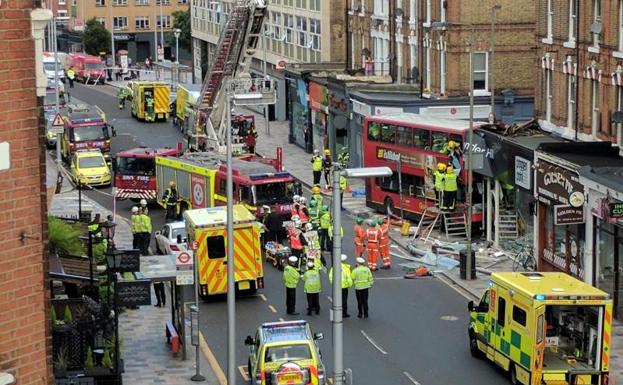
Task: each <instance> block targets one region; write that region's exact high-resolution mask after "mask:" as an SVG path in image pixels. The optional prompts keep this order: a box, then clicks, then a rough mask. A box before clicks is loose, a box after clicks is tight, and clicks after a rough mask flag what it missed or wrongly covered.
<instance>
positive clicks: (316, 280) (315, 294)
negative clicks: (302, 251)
mask: <svg viewBox="0 0 623 385" xmlns="http://www.w3.org/2000/svg"><path fill="white" fill-rule="evenodd" d="M302 279H303V282H304V285H303V290H304V291H305V295H306V296H307V315H312V311H313V312H316V314H319V313H320V300H319V298H320V292H321V291H322V285H321V281H320V272H319V271H318V270H317V269H315V268H314V262H313V261H309V262H307V271H306V272H305V273H304V274H303V277H302Z"/></svg>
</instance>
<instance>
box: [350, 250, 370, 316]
mask: <svg viewBox="0 0 623 385" xmlns="http://www.w3.org/2000/svg"><path fill="white" fill-rule="evenodd" d="M351 276H352V278H353V286H354V287H355V296H356V297H357V318H361V317H364V318H368V294H369V291H370V288H371V287H372V285H373V284H374V277H373V276H372V271H371V270H370V268H369V267H368V266H366V260H365V259H363V258H361V257H359V258H357V267H355V268H354V269H353V272H352V273H351Z"/></svg>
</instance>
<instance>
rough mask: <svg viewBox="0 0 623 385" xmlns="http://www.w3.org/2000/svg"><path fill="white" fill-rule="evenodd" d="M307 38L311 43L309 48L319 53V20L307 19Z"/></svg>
mask: <svg viewBox="0 0 623 385" xmlns="http://www.w3.org/2000/svg"><path fill="white" fill-rule="evenodd" d="M309 37H310V39H311V43H312V47H311V48H312V50H314V51H320V20H319V19H309ZM353 51H354V50H353Z"/></svg>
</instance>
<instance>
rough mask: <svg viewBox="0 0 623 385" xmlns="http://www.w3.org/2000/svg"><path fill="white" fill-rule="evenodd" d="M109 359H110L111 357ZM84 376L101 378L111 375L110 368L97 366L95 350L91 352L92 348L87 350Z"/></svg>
mask: <svg viewBox="0 0 623 385" xmlns="http://www.w3.org/2000/svg"><path fill="white" fill-rule="evenodd" d="M108 358H109V359H110V357H108ZM111 363H112V362H111ZM102 364H103V362H102ZM84 374H85V376H87V377H101V376H107V375H110V369H109V368H106V367H104V366H95V359H94V358H93V350H91V348H90V347H89V348H88V349H87V357H86V359H85V361H84Z"/></svg>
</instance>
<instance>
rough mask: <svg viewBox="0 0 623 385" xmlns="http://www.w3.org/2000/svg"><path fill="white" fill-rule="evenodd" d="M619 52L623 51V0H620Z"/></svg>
mask: <svg viewBox="0 0 623 385" xmlns="http://www.w3.org/2000/svg"><path fill="white" fill-rule="evenodd" d="M618 28H619V31H618V32H619V44H618V46H619V48H618V51H619V52H623V0H619V25H618Z"/></svg>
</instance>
